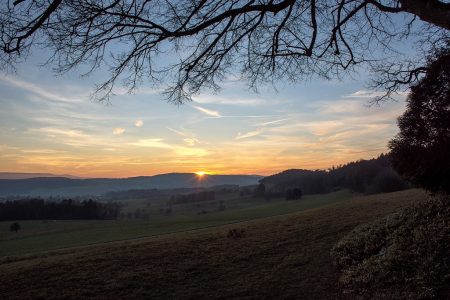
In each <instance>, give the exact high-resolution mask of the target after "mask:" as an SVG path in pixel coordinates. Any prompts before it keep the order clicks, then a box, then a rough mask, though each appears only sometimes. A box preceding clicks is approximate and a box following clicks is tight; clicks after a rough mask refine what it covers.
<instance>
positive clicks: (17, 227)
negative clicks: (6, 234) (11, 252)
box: [9, 222, 20, 233]
mask: <svg viewBox="0 0 450 300" xmlns="http://www.w3.org/2000/svg"><path fill="white" fill-rule="evenodd" d="M19 230H20V224H19V223H18V222H14V223H12V224H11V225H10V226H9V231H14V232H16V233H17V231H19Z"/></svg>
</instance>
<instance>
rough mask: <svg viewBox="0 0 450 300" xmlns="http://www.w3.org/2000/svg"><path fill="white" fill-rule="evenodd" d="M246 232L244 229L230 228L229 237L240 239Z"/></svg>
mask: <svg viewBox="0 0 450 300" xmlns="http://www.w3.org/2000/svg"><path fill="white" fill-rule="evenodd" d="M244 234H245V230H244V229H230V230H228V234H227V237H228V238H233V239H239V238H241V237H243V236H244Z"/></svg>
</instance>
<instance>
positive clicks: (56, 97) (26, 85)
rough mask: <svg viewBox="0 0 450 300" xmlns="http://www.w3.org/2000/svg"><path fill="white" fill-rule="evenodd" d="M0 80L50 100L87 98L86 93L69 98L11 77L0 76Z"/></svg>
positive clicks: (72, 100)
mask: <svg viewBox="0 0 450 300" xmlns="http://www.w3.org/2000/svg"><path fill="white" fill-rule="evenodd" d="M0 80H1V81H4V82H6V83H9V84H11V85H14V86H16V87H18V88H20V89H23V90H26V91H28V92H31V93H33V94H36V95H38V96H40V97H42V98H44V99H48V100H52V101H57V102H70V103H73V102H81V101H82V100H81V99H80V98H87V95H79V96H77V97H73V98H69V97H66V96H63V95H60V94H57V93H54V92H50V91H49V90H48V89H46V88H42V87H40V86H37V85H35V84H33V83H30V82H26V81H23V80H19V79H15V78H11V77H6V76H0Z"/></svg>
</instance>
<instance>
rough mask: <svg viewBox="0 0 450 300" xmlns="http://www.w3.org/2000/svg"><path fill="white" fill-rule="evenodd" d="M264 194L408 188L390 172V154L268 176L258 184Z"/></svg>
mask: <svg viewBox="0 0 450 300" xmlns="http://www.w3.org/2000/svg"><path fill="white" fill-rule="evenodd" d="M260 182H261V183H262V184H264V185H265V193H272V194H273V193H280V194H283V195H284V194H285V193H286V191H287V190H292V189H294V188H298V189H300V190H301V191H302V193H303V194H321V193H328V192H332V191H335V190H339V189H343V188H346V189H350V190H353V191H355V192H358V193H364V194H375V193H387V192H394V191H399V190H403V189H406V188H408V187H410V185H409V184H408V183H407V182H406V181H404V180H403V179H402V178H401V177H400V175H398V173H397V172H396V171H394V170H393V168H392V166H391V162H390V157H389V155H386V154H381V155H380V156H379V157H378V158H375V159H371V160H359V161H355V162H350V163H348V164H345V165H340V166H337V167H334V166H333V167H332V168H330V169H328V170H314V171H311V170H301V169H291V170H286V171H283V172H281V173H278V174H275V175H272V176H268V177H265V178H263V179H262V180H261V181H260Z"/></svg>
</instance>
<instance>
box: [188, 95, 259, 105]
mask: <svg viewBox="0 0 450 300" xmlns="http://www.w3.org/2000/svg"><path fill="white" fill-rule="evenodd" d="M192 99H193V100H194V101H195V102H197V103H200V104H222V105H236V106H260V105H263V104H265V103H266V101H265V100H264V99H262V98H242V97H240V98H238V97H232V96H228V97H225V96H217V95H199V96H195V97H193V98H192Z"/></svg>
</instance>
